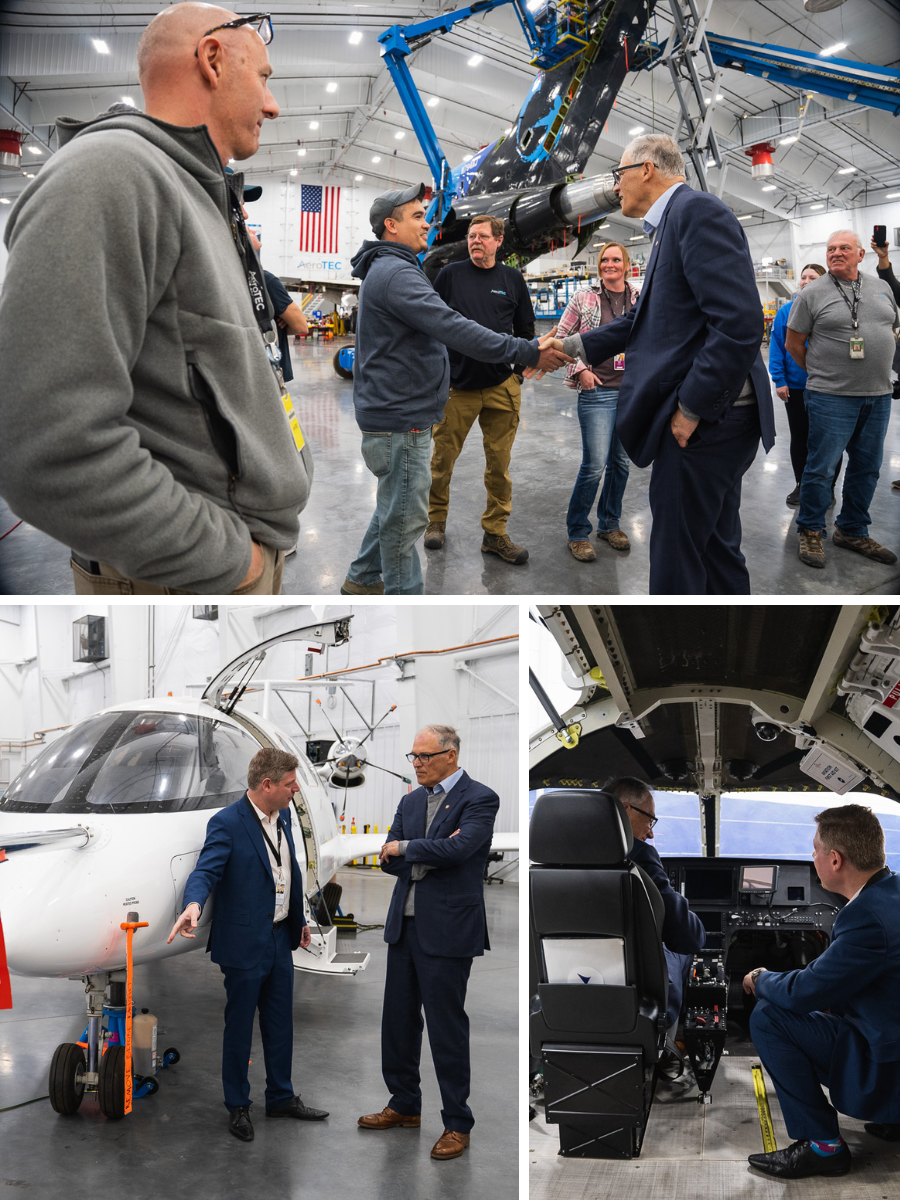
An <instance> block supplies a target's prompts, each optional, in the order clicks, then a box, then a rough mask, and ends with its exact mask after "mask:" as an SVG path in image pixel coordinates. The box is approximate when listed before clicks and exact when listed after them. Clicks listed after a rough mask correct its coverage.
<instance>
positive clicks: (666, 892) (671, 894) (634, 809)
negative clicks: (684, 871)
mask: <svg viewBox="0 0 900 1200" xmlns="http://www.w3.org/2000/svg"><path fill="white" fill-rule="evenodd" d="M603 790H604V792H606V793H607V794H608V795H610V796H615V798H616V799H617V800H618V801H619V803H620V804H621V805H622V806H623V808H624V809H625V812H626V813H627V815H628V820H629V821H630V822H631V830H632V833H633V834H634V846H633V847H632V850H631V854H630V855H629V858H630V859H631V861H632V862H634V863H636V864H637V865H638V866H639V867H641V868H642V869H643V870H645V871H646V872H647V874H648V875H649V876H650V878H651V879H652V880H653V882H654V883H655V884H656V886H657V889H658V890H659V894H660V896H661V897H662V902H663V905H664V906H665V920H664V922H663V930H662V940H663V950H664V951H665V954H666V965H667V966H668V968H669V996H668V1003H667V1005H666V1018H667V1021H666V1024H667V1026H668V1029H667V1032H666V1044H667V1047H668V1049H669V1053H670V1054H672V1055H675V1056H677V1057H678V1058H680V1057H681V1056H680V1054H678V1052H677V1051H676V1049H675V1031H676V1029H677V1027H678V1017H679V1014H680V1013H681V1001H682V997H683V996H684V985H685V981H686V980H687V975H688V969H689V968H690V965H691V958H692V956H693V955H694V954H696V953H697V951H698V950H702V949H703V947H704V945H705V944H706V930H705V929H704V928H703V925H702V923H701V921H700V918H699V917H697V916H695V914H694V913H692V912H691V910H690V906H689V905H688V902H687V900H685V898H684V896H682V895H680V894H679V893H678V892H676V891H675V889H674V888H673V887H672V885H671V883H670V882H669V877H668V875H667V874H666V871H665V868H664V867H663V865H662V863H661V862H660V859H659V855H658V854H657V852H656V851H655V850H654V848H653V847H652V846H651V845H649V844H648V843H649V842H650V841H651V840H652V838H653V826H654V825H655V824H656V822H657V816H656V804H655V802H654V800H653V794H652V793H651V791H650V789H649V788H648V786H647V784H646V783H644V782H643V781H642V780H640V779H633V778H631V777H630V776H627V775H626V776H623V778H621V779H612V780H610V782H609V783H607V784H606V785H605V786H604V788H603Z"/></svg>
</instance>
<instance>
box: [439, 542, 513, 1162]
mask: <svg viewBox="0 0 900 1200" xmlns="http://www.w3.org/2000/svg"><path fill="white" fill-rule="evenodd" d="M481 553H482V554H496V555H497V557H498V558H502V559H503V561H504V562H508V563H513V564H514V565H515V566H519V564H520V563H523V562H525V561H526V559H527V558H528V551H527V550H526V549H525V547H524V546H517V545H516V543H515V542H514V541H513V540H512V538H510V537H509V535H508V534H506V533H485V535H484V537H483V538H482V540H481ZM464 1149H465V1146H464V1147H463V1150H464ZM460 1154H462V1150H460ZM441 1157H444V1156H443V1155H442V1156H441Z"/></svg>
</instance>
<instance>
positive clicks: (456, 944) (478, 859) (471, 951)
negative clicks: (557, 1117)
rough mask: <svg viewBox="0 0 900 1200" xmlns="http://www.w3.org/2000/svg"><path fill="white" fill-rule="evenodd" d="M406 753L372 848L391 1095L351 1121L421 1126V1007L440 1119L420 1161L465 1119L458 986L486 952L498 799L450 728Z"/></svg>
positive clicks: (437, 1153) (449, 1147)
mask: <svg viewBox="0 0 900 1200" xmlns="http://www.w3.org/2000/svg"><path fill="white" fill-rule="evenodd" d="M407 758H408V759H409V760H410V762H411V763H412V764H413V766H414V767H415V771H416V779H417V781H418V783H419V784H420V786H419V787H418V788H416V790H415V791H414V792H411V793H410V794H409V795H408V796H404V798H403V799H402V800H401V801H400V806H399V808H398V809H397V815H396V816H395V817H394V820H393V821H392V822H391V827H390V829H389V830H388V838H389V840H388V841H386V842H385V844H384V845H383V846H382V848H381V865H382V869H383V870H385V871H387V872H389V873H390V874H391V875H396V876H397V882H396V883H395V884H394V892H393V895H392V896H391V905H390V908H389V909H388V915H387V920H386V921H385V925H384V940H385V941H386V942H387V943H388V958H387V978H386V979H385V984H384V1009H383V1012H382V1017H381V1069H382V1074H383V1076H384V1082H385V1083H386V1084H387V1087H388V1089H389V1091H390V1092H391V1098H390V1101H389V1102H388V1105H387V1107H386V1108H384V1109H382V1111H381V1112H380V1113H371V1114H369V1115H368V1116H364V1117H360V1118H359V1124H360V1125H361V1126H362V1127H363V1128H364V1129H391V1128H394V1127H396V1126H401V1125H406V1126H416V1125H419V1124H420V1123H421V1112H422V1092H421V1088H420V1086H419V1083H420V1081H419V1059H420V1057H421V1053H422V1009H423V1007H424V1010H425V1019H426V1021H427V1022H428V1040H429V1042H430V1044H431V1056H432V1059H433V1060H434V1070H435V1074H436V1075H437V1080H438V1086H439V1087H440V1090H441V1100H442V1103H443V1107H442V1109H441V1117H442V1118H443V1122H444V1132H443V1133H442V1134H441V1136H440V1138H438V1140H437V1142H436V1143H435V1145H434V1147H433V1148H432V1151H431V1157H432V1158H436V1159H447V1158H458V1157H459V1156H460V1155H461V1154H462V1153H463V1151H464V1150H465V1149H466V1147H467V1146H468V1144H469V1131H470V1130H471V1128H472V1125H473V1124H474V1117H473V1116H472V1110H471V1109H470V1108H469V1105H468V1104H467V1102H466V1101H467V1099H468V1096H469V1080H470V1069H469V1018H468V1017H467V1016H466V1010H465V1002H466V985H467V983H468V980H469V972H470V971H471V969H472V959H473V958H474V957H475V956H476V955H480V954H483V953H484V952H485V950H489V949H490V942H489V941H488V931H487V919H486V917H485V912H484V883H483V875H484V864H485V862H486V861H487V856H488V852H489V850H490V848H491V836H492V834H493V830H494V821H495V819H496V816H497V809H498V808H499V806H500V800H499V798H498V796H497V794H496V792H492V791H491V789H490V788H487V787H484V786H483V785H482V784H480V783H476V782H475V780H474V779H470V778H469V776H468V775H467V774H466V772H465V771H463V770H462V769H461V768H460V766H459V763H458V758H459V735H458V734H457V732H456V730H454V729H452V728H451V727H450V726H449V725H426V726H425V728H424V729H422V730H420V731H419V733H418V734H417V735H416V738H415V740H414V742H413V749H412V753H411V754H408V755H407Z"/></svg>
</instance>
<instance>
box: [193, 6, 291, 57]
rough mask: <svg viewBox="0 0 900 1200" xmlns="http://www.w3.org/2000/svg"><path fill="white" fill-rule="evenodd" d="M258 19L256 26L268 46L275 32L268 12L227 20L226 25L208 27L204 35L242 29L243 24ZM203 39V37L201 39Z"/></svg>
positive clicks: (249, 23)
mask: <svg viewBox="0 0 900 1200" xmlns="http://www.w3.org/2000/svg"><path fill="white" fill-rule="evenodd" d="M256 21H258V22H259V24H258V25H257V26H256V32H257V33H258V34H259V36H260V37H261V38H262V40H263V45H264V46H268V44H269V42H271V40H272V38H273V37H274V36H275V33H274V31H273V29H272V18H271V17H270V16H269V14H268V13H254V14H253V16H252V17H239V18H238V20H237V21H227V22H226V23H225V24H224V25H216V26H215V28H214V29H207V31H206V33H204V35H203V37H205V38H206V37H209V35H210V34H211V33H218V32H219V30H220V29H240V27H241V26H242V25H253V24H254V23H255V22H256ZM200 40H201V41H203V38H201V39H200ZM199 50H200V47H199V46H198V47H197V49H196V50H195V51H194V58H196V57H197V55H198V52H199Z"/></svg>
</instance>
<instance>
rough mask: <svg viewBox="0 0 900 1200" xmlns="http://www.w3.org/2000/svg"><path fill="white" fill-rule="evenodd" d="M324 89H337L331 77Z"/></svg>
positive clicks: (329, 90)
mask: <svg viewBox="0 0 900 1200" xmlns="http://www.w3.org/2000/svg"><path fill="white" fill-rule="evenodd" d="M325 91H326V92H336V91H337V84H336V83H335V82H334V80H333V79H332V81H331V83H326V84H325Z"/></svg>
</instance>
